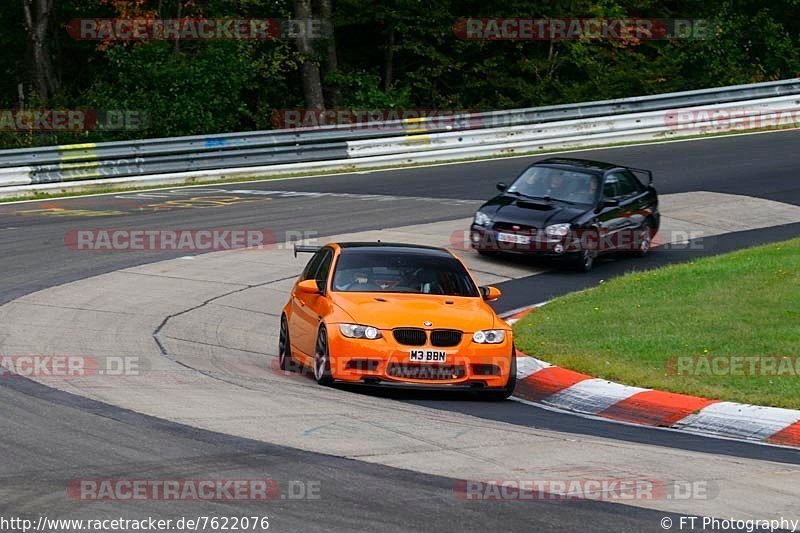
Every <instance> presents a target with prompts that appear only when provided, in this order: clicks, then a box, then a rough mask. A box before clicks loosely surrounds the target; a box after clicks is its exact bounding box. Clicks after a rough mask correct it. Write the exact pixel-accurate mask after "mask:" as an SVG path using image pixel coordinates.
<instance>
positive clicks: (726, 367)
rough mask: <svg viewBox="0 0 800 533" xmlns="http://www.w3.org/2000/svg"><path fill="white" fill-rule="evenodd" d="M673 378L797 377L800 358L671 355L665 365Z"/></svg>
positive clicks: (783, 356) (780, 356) (799, 371)
mask: <svg viewBox="0 0 800 533" xmlns="http://www.w3.org/2000/svg"><path fill="white" fill-rule="evenodd" d="M664 369H665V370H666V371H667V374H669V375H673V376H709V377H757V376H761V377H771V378H773V377H774V378H780V377H791V378H796V377H800V357H797V356H789V355H710V354H705V355H674V356H672V357H669V358H668V359H667V360H666V361H665V363H664Z"/></svg>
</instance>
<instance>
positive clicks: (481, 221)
mask: <svg viewBox="0 0 800 533" xmlns="http://www.w3.org/2000/svg"><path fill="white" fill-rule="evenodd" d="M491 223H492V217H490V216H489V215H487V214H486V213H484V212H483V211H478V212H477V213H475V225H476V226H484V227H487V226H489V225H491Z"/></svg>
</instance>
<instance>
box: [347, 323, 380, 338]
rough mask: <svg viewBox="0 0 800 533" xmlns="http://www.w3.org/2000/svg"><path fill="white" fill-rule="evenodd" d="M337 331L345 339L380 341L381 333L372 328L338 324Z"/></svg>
mask: <svg viewBox="0 0 800 533" xmlns="http://www.w3.org/2000/svg"><path fill="white" fill-rule="evenodd" d="M339 331H340V332H341V333H342V335H344V336H345V337H349V338H351V339H370V340H374V339H380V338H381V332H380V330H379V329H378V328H373V327H372V326H362V325H361V324H339Z"/></svg>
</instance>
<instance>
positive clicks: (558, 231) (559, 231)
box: [544, 224, 570, 237]
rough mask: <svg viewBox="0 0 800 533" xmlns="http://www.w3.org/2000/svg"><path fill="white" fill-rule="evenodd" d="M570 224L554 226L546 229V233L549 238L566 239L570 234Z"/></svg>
mask: <svg viewBox="0 0 800 533" xmlns="http://www.w3.org/2000/svg"><path fill="white" fill-rule="evenodd" d="M569 228H570V226H569V224H553V225H552V226H547V227H546V228H544V233H545V235H547V236H548V237H565V236H566V235H567V233H569Z"/></svg>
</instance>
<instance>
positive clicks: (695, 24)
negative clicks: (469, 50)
mask: <svg viewBox="0 0 800 533" xmlns="http://www.w3.org/2000/svg"><path fill="white" fill-rule="evenodd" d="M713 30H714V23H713V21H711V20H708V19H658V18H524V17H515V18H462V19H458V20H457V21H456V22H455V24H454V25H453V31H454V33H455V35H456V37H457V38H459V39H464V40H478V41H565V40H584V41H598V40H603V41H630V40H637V41H643V40H660V39H707V38H709V37H710V36H711V35H712V34H713Z"/></svg>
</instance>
